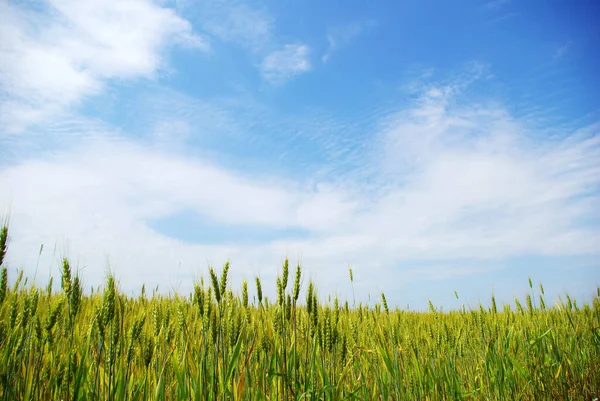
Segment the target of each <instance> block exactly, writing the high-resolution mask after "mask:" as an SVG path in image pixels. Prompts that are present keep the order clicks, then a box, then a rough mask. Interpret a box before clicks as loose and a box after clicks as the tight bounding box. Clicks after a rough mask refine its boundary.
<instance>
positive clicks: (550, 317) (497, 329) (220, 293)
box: [0, 227, 600, 401]
mask: <svg viewBox="0 0 600 401" xmlns="http://www.w3.org/2000/svg"><path fill="white" fill-rule="evenodd" d="M0 234H1V235H0V265H2V262H3V259H4V256H5V254H6V252H7V238H8V228H7V227H4V228H3V229H2V231H1V232H0ZM8 272H9V270H8V268H7V267H6V265H2V270H1V281H0V399H1V400H11V401H13V400H479V399H481V400H542V399H543V400H570V399H572V400H590V401H591V400H592V399H594V398H595V397H597V396H598V394H599V391H600V289H597V292H598V294H597V296H596V297H595V298H594V299H593V302H591V304H585V305H577V303H576V302H574V301H573V300H572V299H571V298H570V297H569V296H566V299H565V300H564V301H563V300H561V301H559V302H558V303H557V304H555V305H546V303H545V299H544V289H543V287H542V286H541V285H540V286H539V287H538V286H534V285H533V284H532V282H531V281H530V287H531V295H527V297H526V298H525V299H524V300H523V301H522V302H521V301H519V300H517V299H515V301H514V304H511V305H496V301H495V300H494V298H493V297H492V299H491V306H490V307H489V308H484V307H483V306H480V307H479V308H478V309H472V310H469V309H465V308H463V309H461V310H456V311H450V312H441V311H439V310H436V308H435V307H434V305H432V304H430V309H429V311H426V312H412V311H405V310H400V309H396V310H391V309H390V308H389V307H388V304H387V302H386V299H385V295H384V294H381V298H380V301H379V302H378V303H377V304H376V305H374V306H366V305H363V304H355V303H354V302H353V301H350V302H349V301H346V300H339V299H338V298H333V299H332V300H331V301H328V302H323V301H321V299H323V297H321V296H320V295H319V294H318V290H317V287H316V286H315V284H314V283H312V282H308V283H307V285H306V286H305V287H306V288H301V287H302V285H301V283H302V282H303V281H304V280H303V277H302V269H301V267H300V266H297V267H296V268H293V267H290V265H289V263H288V261H287V260H286V261H285V263H284V264H283V266H282V269H281V272H280V274H279V276H278V278H277V299H276V300H273V301H270V300H268V299H266V297H263V295H262V286H261V282H260V279H258V278H256V279H255V280H253V282H251V283H247V282H245V281H244V282H243V285H242V286H241V288H239V289H233V288H231V286H230V285H228V279H229V264H228V263H226V264H225V265H224V266H223V268H222V269H221V270H220V271H218V272H217V271H215V270H214V269H213V268H210V269H209V272H208V273H209V274H208V275H207V279H206V281H204V279H201V280H200V281H199V282H198V283H195V284H194V290H193V292H192V293H191V294H189V295H172V296H168V297H166V296H161V295H159V294H157V293H153V294H152V295H148V294H146V291H145V289H143V290H142V292H141V294H140V295H139V296H138V297H135V298H133V297H128V296H126V295H124V294H123V293H122V292H120V291H119V288H118V282H117V281H116V279H115V278H114V277H113V276H109V277H107V279H106V282H105V285H104V286H103V288H102V290H101V291H96V292H92V293H89V294H84V293H83V291H82V285H81V278H80V277H78V276H77V275H74V274H73V272H72V271H71V267H70V265H69V261H68V260H67V259H64V260H63V262H62V277H61V290H60V291H58V292H53V290H52V288H53V285H52V282H51V281H50V282H49V283H48V286H47V287H45V288H38V287H36V286H31V285H29V286H27V284H26V282H27V280H26V279H25V278H24V277H23V272H22V271H20V272H19V273H18V274H17V276H16V277H12V278H11V280H10V281H11V282H12V284H11V285H10V287H9V277H8ZM349 280H350V282H351V284H352V283H353V281H354V279H353V275H352V270H350V271H349ZM140 285H141V283H140ZM249 285H252V286H255V287H256V288H255V292H256V294H257V296H256V297H255V299H254V301H252V302H250V300H249V296H248V286H249ZM330 299H331V298H330Z"/></svg>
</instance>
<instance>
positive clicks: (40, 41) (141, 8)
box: [0, 0, 209, 134]
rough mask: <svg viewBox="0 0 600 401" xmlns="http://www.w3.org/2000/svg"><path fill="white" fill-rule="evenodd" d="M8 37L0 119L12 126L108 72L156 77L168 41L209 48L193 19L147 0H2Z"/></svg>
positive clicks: (94, 89) (0, 13)
mask: <svg viewBox="0 0 600 401" xmlns="http://www.w3.org/2000/svg"><path fill="white" fill-rule="evenodd" d="M0 37H2V38H3V39H2V42H3V43H2V46H1V47H0V93H3V98H4V99H3V100H2V103H1V106H2V107H1V108H2V110H3V111H2V112H0V122H1V123H2V124H4V126H5V127H6V128H5V129H6V131H7V132H9V133H10V132H18V131H20V130H22V129H23V128H25V127H26V126H27V125H29V124H33V123H36V122H40V120H43V119H44V118H45V117H48V116H50V115H53V114H56V113H61V112H63V111H66V110H67V108H68V107H70V106H72V105H76V104H77V103H78V102H80V101H81V100H82V99H83V98H84V97H86V96H89V95H93V94H96V93H98V92H99V91H101V90H102V87H103V85H104V83H105V82H106V80H109V79H114V78H119V79H130V78H136V77H144V78H154V77H155V75H156V73H157V71H158V70H160V69H161V68H163V67H165V62H164V59H163V51H164V49H165V48H166V47H167V45H168V44H171V43H177V44H180V45H183V46H186V47H192V48H197V49H201V50H203V51H206V50H208V48H209V45H208V42H207V41H206V40H205V39H204V38H202V37H200V36H198V35H196V34H194V33H193V30H192V26H191V24H190V23H189V22H188V21H187V20H185V19H183V18H181V17H179V16H178V15H176V14H175V12H174V11H173V10H171V9H168V8H161V7H159V6H157V5H155V4H154V3H152V2H150V1H147V0H125V1H100V0H88V1H72V0H52V1H49V2H48V3H44V4H42V5H40V6H38V7H36V8H35V9H25V8H23V7H17V6H15V5H11V4H10V3H6V2H2V3H0ZM5 133H6V132H3V134H5Z"/></svg>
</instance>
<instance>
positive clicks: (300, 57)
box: [260, 44, 312, 84]
mask: <svg viewBox="0 0 600 401" xmlns="http://www.w3.org/2000/svg"><path fill="white" fill-rule="evenodd" d="M311 68H312V66H311V63H310V49H309V47H308V46H307V45H304V44H287V45H284V46H283V48H282V49H280V50H276V51H273V52H271V53H269V54H268V55H267V56H266V57H265V58H264V60H263V62H262V64H261V66H260V69H261V73H262V75H263V77H264V78H265V79H266V80H267V81H269V82H271V83H273V84H281V83H283V82H285V81H287V80H289V79H290V78H292V77H294V76H296V75H299V74H302V73H304V72H308V71H310V70H311Z"/></svg>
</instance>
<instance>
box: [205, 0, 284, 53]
mask: <svg viewBox="0 0 600 401" xmlns="http://www.w3.org/2000/svg"><path fill="white" fill-rule="evenodd" d="M195 6H196V5H195ZM198 7H200V10H199V14H200V19H201V20H202V21H203V24H202V25H203V28H204V29H205V30H206V31H207V32H210V33H211V34H212V35H215V36H216V37H218V38H220V39H221V40H224V41H226V42H231V43H236V44H238V45H240V46H242V47H243V48H246V49H248V50H250V51H252V52H254V53H260V52H264V51H265V50H266V49H267V48H268V47H270V46H271V45H272V42H273V41H274V40H273V27H274V19H273V17H272V16H271V14H269V12H268V11H267V10H266V9H265V8H264V7H261V6H255V7H251V6H250V5H249V4H245V3H241V2H235V1H234V2H220V1H213V2H207V3H203V4H200V5H198Z"/></svg>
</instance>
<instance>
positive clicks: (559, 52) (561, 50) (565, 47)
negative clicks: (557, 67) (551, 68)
mask: <svg viewBox="0 0 600 401" xmlns="http://www.w3.org/2000/svg"><path fill="white" fill-rule="evenodd" d="M571 45H572V42H570V41H569V42H566V43H563V44H562V45H560V46H558V47H557V48H556V50H555V51H554V54H553V55H552V60H553V61H556V60H558V59H560V58H562V57H563V56H564V55H565V54H567V53H568V51H569V50H570V49H571Z"/></svg>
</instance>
